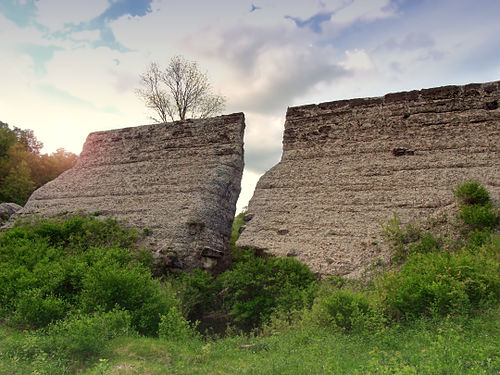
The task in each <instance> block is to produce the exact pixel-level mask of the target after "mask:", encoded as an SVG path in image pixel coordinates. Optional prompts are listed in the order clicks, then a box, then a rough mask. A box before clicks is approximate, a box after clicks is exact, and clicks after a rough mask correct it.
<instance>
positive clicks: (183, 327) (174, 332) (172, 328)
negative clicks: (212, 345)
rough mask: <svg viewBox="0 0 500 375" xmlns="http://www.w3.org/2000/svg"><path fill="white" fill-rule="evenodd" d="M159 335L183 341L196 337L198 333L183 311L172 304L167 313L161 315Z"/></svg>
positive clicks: (163, 337) (164, 338)
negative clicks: (183, 314)
mask: <svg viewBox="0 0 500 375" xmlns="http://www.w3.org/2000/svg"><path fill="white" fill-rule="evenodd" d="M158 336H159V337H160V338H161V339H163V340H173V341H181V340H185V339H188V338H192V337H196V336H197V333H196V331H195V330H194V327H191V325H190V324H189V322H188V321H187V320H186V319H185V318H184V317H183V316H182V314H181V312H180V311H179V310H177V308H176V307H175V306H172V307H171V308H170V309H169V310H168V312H167V313H166V314H165V315H162V316H161V321H160V325H159V328H158Z"/></svg>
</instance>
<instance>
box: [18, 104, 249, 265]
mask: <svg viewBox="0 0 500 375" xmlns="http://www.w3.org/2000/svg"><path fill="white" fill-rule="evenodd" d="M244 127H245V122H244V115H243V114H242V113H236V114H232V115H227V116H220V117H215V118H210V119H202V120H186V121H178V122H172V123H165V124H156V125H146V126H138V127H132V128H125V129H118V130H110V131H102V132H96V133H91V134H90V135H89V136H88V137H87V140H86V142H85V145H84V147H83V151H82V153H81V155H80V157H79V159H78V162H77V164H76V166H75V167H74V168H72V169H71V170H69V171H67V172H65V173H63V174H62V175H60V176H59V177H57V178H56V179H55V180H53V181H51V182H49V183H47V184H46V185H44V186H42V187H41V188H40V189H38V190H37V191H35V192H34V193H33V195H32V196H31V197H30V199H29V201H28V202H27V204H26V206H25V207H24V209H23V210H22V211H21V212H20V215H22V216H25V215H34V214H36V215H43V216H54V215H57V214H61V213H72V212H76V211H83V212H89V213H93V212H99V213H100V215H101V216H104V217H113V218H116V219H118V220H119V221H120V222H123V223H124V224H125V225H128V226H132V227H135V228H137V229H139V231H140V233H144V234H145V235H146V236H145V240H144V245H146V246H148V247H149V248H151V249H152V250H153V251H154V252H155V254H156V256H157V258H158V260H159V261H160V263H161V264H163V265H164V266H166V267H169V268H180V269H185V270H190V269H193V268H195V267H203V268H206V269H210V270H214V271H217V270H218V269H221V268H223V267H224V266H225V264H226V263H227V261H228V259H229V256H228V255H229V253H228V251H229V238H230V236H231V224H232V221H233V217H234V213H235V210H236V200H237V199H238V195H239V193H240V187H241V176H242V172H243V132H244Z"/></svg>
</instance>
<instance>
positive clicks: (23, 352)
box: [2, 310, 135, 373]
mask: <svg viewBox="0 0 500 375" xmlns="http://www.w3.org/2000/svg"><path fill="white" fill-rule="evenodd" d="M125 335H135V332H134V331H133V329H132V328H131V325H130V315H129V314H128V312H126V311H120V310H113V311H110V312H107V313H104V312H97V313H94V314H82V313H75V314H73V315H70V316H68V317H67V318H65V319H64V320H59V321H57V322H55V323H53V324H51V325H49V326H48V327H46V328H43V329H40V330H37V331H29V332H27V334H24V335H23V336H20V337H19V339H17V340H15V341H13V342H11V343H9V344H8V345H7V346H6V347H4V348H3V349H4V353H2V354H5V355H6V356H9V357H11V358H16V359H17V360H19V359H21V360H25V361H33V362H34V363H37V362H39V361H40V360H42V361H43V360H44V359H50V362H51V363H54V364H56V363H59V364H61V367H62V368H64V369H65V371H68V369H67V366H66V365H67V364H68V363H70V362H73V363H74V362H82V361H85V360H88V359H94V358H96V357H98V356H101V355H103V354H105V353H106V351H107V350H108V348H109V340H111V339H112V338H114V337H118V336H125ZM37 367H38V366H37ZM49 373H59V372H49ZM60 373H68V372H64V371H61V372H60Z"/></svg>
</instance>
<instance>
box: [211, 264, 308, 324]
mask: <svg viewBox="0 0 500 375" xmlns="http://www.w3.org/2000/svg"><path fill="white" fill-rule="evenodd" d="M217 281H218V283H219V288H220V290H221V291H222V292H221V293H222V297H223V304H224V306H225V307H226V308H228V309H229V310H230V313H231V315H232V316H233V317H234V320H235V321H236V322H239V323H240V324H242V325H244V326H257V325H259V324H260V323H261V322H262V321H264V320H267V319H268V318H269V317H270V315H271V314H272V313H273V312H275V311H278V310H279V311H285V312H286V311H291V310H294V309H300V308H302V307H303V306H304V305H306V304H307V303H308V302H309V303H310V302H311V299H312V298H310V296H311V294H312V293H311V291H312V290H313V289H314V286H315V281H316V277H315V275H314V274H313V273H312V272H311V271H310V270H309V268H308V267H307V266H306V265H305V264H302V263H300V262H299V261H297V260H295V259H293V258H270V259H268V260H266V259H263V258H254V259H251V260H249V261H247V262H241V263H237V264H236V265H235V267H234V269H233V270H229V271H226V272H224V273H223V274H221V275H220V276H219V278H218V280H217ZM308 297H309V298H308Z"/></svg>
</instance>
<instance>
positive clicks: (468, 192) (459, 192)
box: [454, 181, 490, 205]
mask: <svg viewBox="0 0 500 375" xmlns="http://www.w3.org/2000/svg"><path fill="white" fill-rule="evenodd" d="M454 193H455V197H456V198H457V200H458V202H459V203H460V204H464V205H476V204H477V205H485V204H487V203H488V202H489V201H490V194H489V193H488V191H487V190H486V189H485V188H484V187H483V186H481V184H480V183H479V182H477V181H470V182H466V183H464V184H462V185H460V186H458V187H457V188H456V189H455V190H454Z"/></svg>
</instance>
